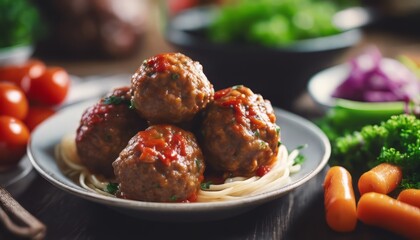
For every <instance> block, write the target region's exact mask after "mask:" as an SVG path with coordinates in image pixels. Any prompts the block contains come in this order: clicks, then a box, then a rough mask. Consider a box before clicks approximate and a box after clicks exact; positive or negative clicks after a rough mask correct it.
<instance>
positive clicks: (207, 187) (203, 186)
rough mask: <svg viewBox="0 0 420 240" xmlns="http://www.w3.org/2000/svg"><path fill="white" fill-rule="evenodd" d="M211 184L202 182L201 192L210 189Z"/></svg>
mask: <svg viewBox="0 0 420 240" xmlns="http://www.w3.org/2000/svg"><path fill="white" fill-rule="evenodd" d="M211 184H213V183H212V182H211V181H208V182H203V183H201V184H200V186H201V189H202V190H208V189H209V188H210V185H211Z"/></svg>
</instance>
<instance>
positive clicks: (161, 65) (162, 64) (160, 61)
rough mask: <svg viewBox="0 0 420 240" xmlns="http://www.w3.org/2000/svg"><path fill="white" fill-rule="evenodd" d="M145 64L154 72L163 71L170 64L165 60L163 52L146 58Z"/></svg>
mask: <svg viewBox="0 0 420 240" xmlns="http://www.w3.org/2000/svg"><path fill="white" fill-rule="evenodd" d="M147 66H148V67H150V68H152V69H154V70H155V71H156V72H164V71H165V70H167V69H168V68H169V67H170V66H171V64H170V63H169V62H168V61H167V60H166V58H165V56H164V55H163V54H159V55H156V56H154V57H152V58H150V59H149V60H147Z"/></svg>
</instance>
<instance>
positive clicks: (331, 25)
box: [0, 0, 420, 113]
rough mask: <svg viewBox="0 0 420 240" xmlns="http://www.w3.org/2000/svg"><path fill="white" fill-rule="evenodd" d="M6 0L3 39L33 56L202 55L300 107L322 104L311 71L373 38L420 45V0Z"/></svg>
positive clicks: (395, 49) (216, 74) (99, 70)
mask: <svg viewBox="0 0 420 240" xmlns="http://www.w3.org/2000/svg"><path fill="white" fill-rule="evenodd" d="M0 4H1V6H0V8H1V9H0V11H1V12H0V19H1V20H0V24H1V29H2V30H1V31H2V33H3V34H1V35H2V36H1V38H2V39H1V40H0V47H1V48H2V49H10V48H11V47H13V46H30V50H29V53H28V54H29V57H30V58H37V59H42V60H43V61H45V62H46V63H47V64H48V65H58V66H62V67H63V68H65V69H66V70H67V71H68V72H69V73H70V74H72V75H75V76H79V77H82V78H83V77H86V76H92V75H101V76H103V75H111V74H120V73H124V74H131V73H134V71H135V70H136V69H137V67H138V66H139V65H140V64H141V62H142V61H143V60H144V59H146V58H148V57H150V56H152V55H155V54H157V53H161V52H168V51H181V52H183V53H185V54H186V55H188V56H190V57H191V58H192V59H194V60H197V61H200V63H201V64H202V65H203V67H204V72H205V73H206V75H207V76H208V78H209V80H210V81H211V82H212V83H213V84H214V85H215V88H216V89H220V88H224V87H228V86H232V85H235V84H244V85H248V86H250V87H251V88H252V89H254V91H255V92H258V93H261V94H263V96H264V97H266V98H268V99H270V100H271V101H272V102H273V105H275V106H279V107H283V108H286V109H289V110H292V111H295V112H303V113H305V112H307V111H315V106H314V105H313V104H312V103H311V100H310V99H309V98H308V97H307V94H306V92H305V91H306V85H307V81H308V79H309V78H310V77H311V76H312V75H313V74H315V73H316V72H318V71H320V70H322V69H324V68H326V67H329V66H332V65H335V64H338V63H343V62H345V61H346V60H348V59H350V58H351V57H353V56H356V55H357V54H360V52H361V51H362V49H364V48H365V47H366V46H370V45H375V46H377V47H378V48H379V49H380V51H381V52H382V53H383V54H384V56H396V55H399V54H402V53H410V54H411V55H417V54H420V50H419V49H420V47H419V46H420V40H419V39H420V29H419V28H418V23H420V17H419V16H420V1H418V0H404V1H399V0H331V1H329V0H324V1H321V0H296V1H292V0H277V1H275V0H258V1H257V0H254V1H250V0H90V1H87V0H60V1H54V0H1V1H0ZM338 13H341V14H338ZM3 52H4V51H3ZM5 63H7V61H6V62H3V64H5ZM9 63H10V62H9Z"/></svg>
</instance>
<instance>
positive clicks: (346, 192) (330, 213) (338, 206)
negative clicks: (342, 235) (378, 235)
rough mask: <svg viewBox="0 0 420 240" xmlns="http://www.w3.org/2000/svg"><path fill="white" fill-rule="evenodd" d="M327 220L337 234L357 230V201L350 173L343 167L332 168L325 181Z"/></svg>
mask: <svg viewBox="0 0 420 240" xmlns="http://www.w3.org/2000/svg"><path fill="white" fill-rule="evenodd" d="M324 206H325V218H326V221H327V224H328V226H329V227H330V228H331V229H333V230H335V231H337V232H350V231H353V230H354V229H355V228H356V223H357V214H356V200H355V197H354V192H353V186H352V180H351V175H350V173H349V172H348V171H347V170H346V169H345V168H343V167H340V166H334V167H332V168H330V169H329V170H328V172H327V175H326V176H325V180H324Z"/></svg>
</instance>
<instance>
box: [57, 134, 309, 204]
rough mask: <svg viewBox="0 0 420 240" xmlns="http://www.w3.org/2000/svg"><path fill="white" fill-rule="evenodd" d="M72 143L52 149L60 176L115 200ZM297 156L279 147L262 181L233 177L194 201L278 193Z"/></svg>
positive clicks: (71, 140) (107, 181)
mask: <svg viewBox="0 0 420 240" xmlns="http://www.w3.org/2000/svg"><path fill="white" fill-rule="evenodd" d="M74 139H75V136H74V134H70V135H66V136H64V137H63V138H62V140H61V142H60V143H59V144H58V145H57V146H56V149H55V155H56V159H57V161H58V162H59V163H60V164H61V165H62V166H63V171H64V173H65V174H67V175H68V176H71V177H74V178H75V179H76V181H78V183H79V184H80V186H81V187H83V188H85V189H86V190H88V191H91V192H95V193H98V194H102V195H106V196H109V197H115V195H114V194H112V193H109V191H108V190H107V188H108V186H109V184H110V183H112V179H104V178H103V177H102V176H99V175H95V174H92V173H90V172H89V170H88V169H87V168H86V167H85V166H83V165H82V163H81V162H80V159H79V157H78V155H77V149H76V144H75V140H74ZM298 155H299V150H298V149H295V150H293V151H291V152H290V153H288V150H287V148H286V146H284V144H282V145H280V147H279V151H278V156H277V161H276V163H275V164H274V165H273V166H272V168H271V170H270V171H269V172H268V173H266V174H265V175H263V176H262V177H258V176H253V177H250V178H244V177H234V178H228V179H226V180H225V182H224V183H223V184H210V185H209V187H208V188H207V189H201V190H200V191H199V193H198V199H197V201H198V202H211V201H226V200H232V199H238V198H243V197H248V196H252V195H256V194H260V193H264V192H268V191H272V190H275V189H279V188H281V187H282V186H285V185H287V184H288V183H290V182H291V178H290V174H292V173H295V172H298V171H299V170H300V168H301V165H300V164H298V163H297V162H296V161H295V160H296V158H297V156H298Z"/></svg>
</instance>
